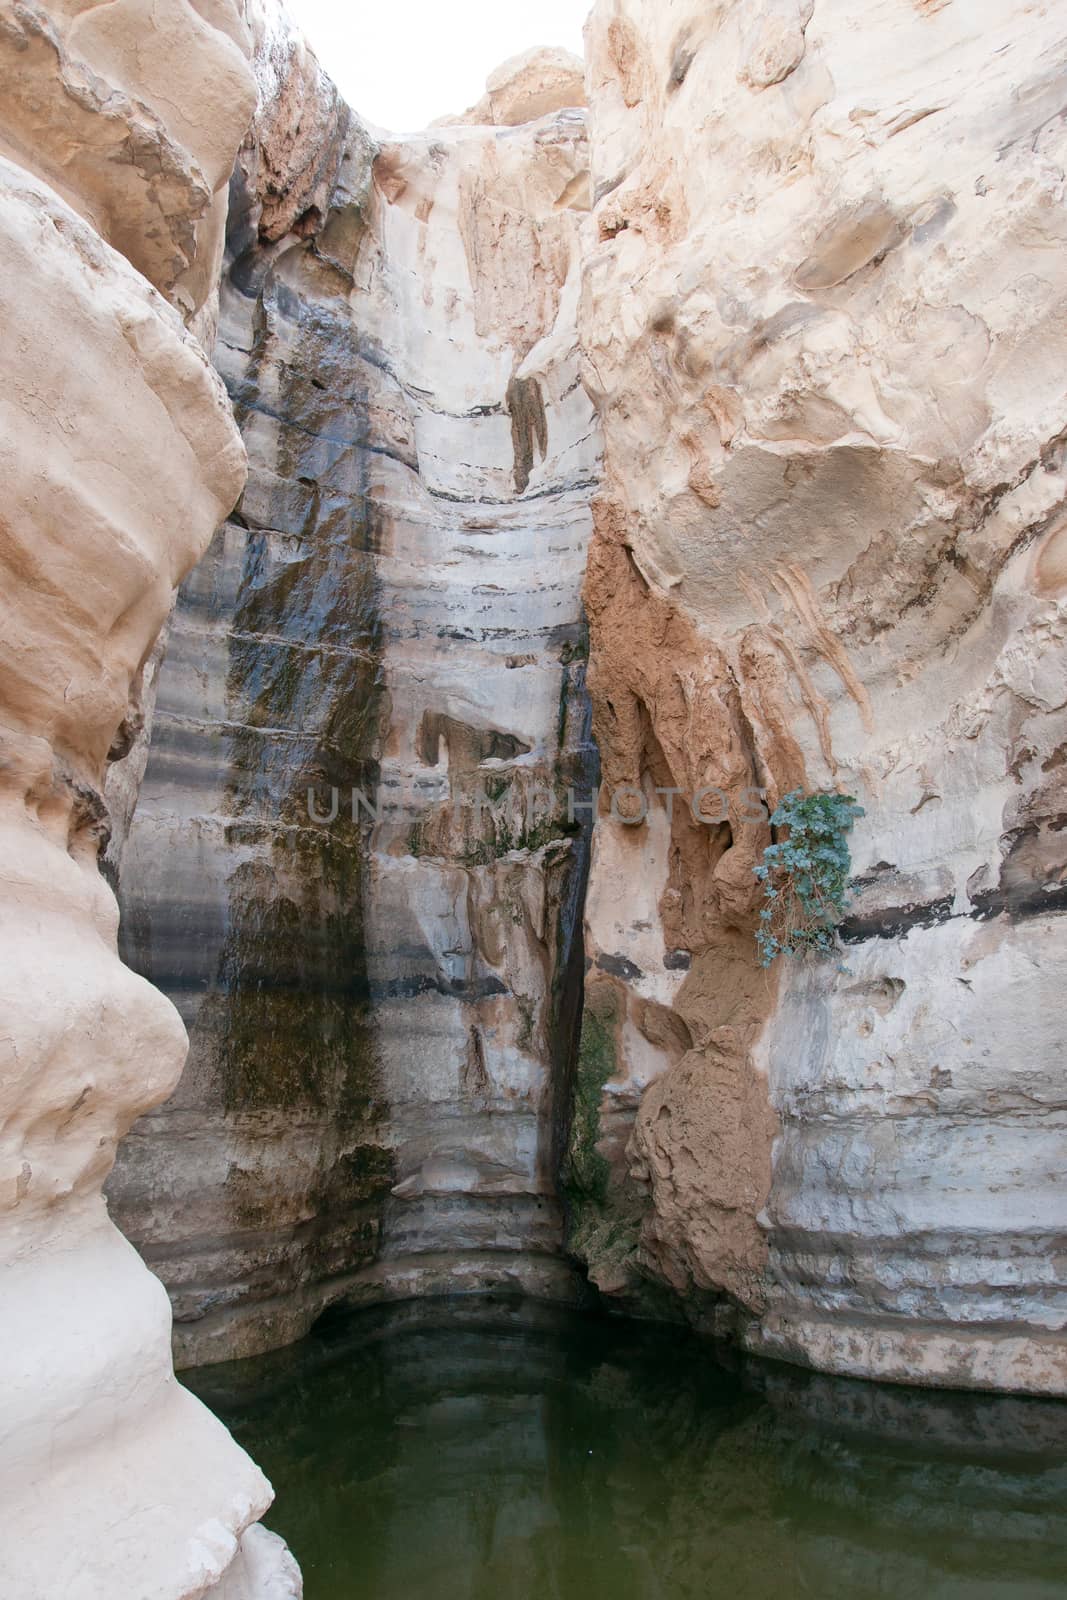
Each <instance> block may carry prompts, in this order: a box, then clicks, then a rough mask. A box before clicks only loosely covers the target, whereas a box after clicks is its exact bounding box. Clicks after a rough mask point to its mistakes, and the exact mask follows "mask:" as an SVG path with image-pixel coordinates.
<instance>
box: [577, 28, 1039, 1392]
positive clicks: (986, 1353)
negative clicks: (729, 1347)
mask: <svg viewBox="0 0 1067 1600" xmlns="http://www.w3.org/2000/svg"><path fill="white" fill-rule="evenodd" d="M1064 34H1065V30H1064V22H1063V17H1062V15H1061V14H1060V12H1059V11H1058V9H1057V8H1056V7H1054V6H1053V5H1051V4H1042V3H1037V4H1027V5H1019V6H1013V7H1008V8H995V7H994V8H988V7H987V8H978V9H977V10H975V9H974V8H970V7H966V6H963V5H959V4H947V5H942V6H929V5H918V4H916V5H907V4H903V3H896V0H893V3H889V0H884V3H870V4H862V5H861V4H857V3H856V0H820V3H818V4H817V5H815V6H814V8H813V7H812V5H811V4H810V0H808V3H805V4H800V3H794V0H788V3H778V0H774V3H763V0H760V3H759V4H752V5H746V6H744V7H740V6H737V7H732V8H731V7H724V6H712V7H707V6H697V5H688V6H686V5H680V6H672V7H669V8H665V7H662V6H658V5H655V4H654V3H652V0H624V3H622V4H618V5H612V6H608V5H604V6H601V7H600V8H598V10H597V11H596V12H595V14H594V18H593V22H592V24H591V27H590V31H589V34H588V39H589V44H590V49H591V63H590V78H589V82H590V100H591V105H592V137H593V149H594V174H593V175H594V186H595V200H596V204H595V210H594V216H593V226H594V228H595V238H591V240H590V244H589V249H588V252H587V255H586V261H585V276H584V291H583V302H582V311H581V317H580V328H581V337H582V343H583V348H584V354H585V358H586V359H585V366H584V369H583V370H584V375H585V379H586V382H587V384H588V385H589V388H590V391H591V392H592V393H593V394H594V395H595V397H596V399H597V402H598V406H599V409H600V411H601V413H602V416H603V421H604V428H605V475H604V485H603V491H602V494H601V496H600V499H599V501H598V505H597V511H596V515H597V534H596V538H595V541H594V546H593V550H592V554H591V558H590V569H589V577H588V580H587V589H586V595H587V604H588V608H589V613H590V623H591V630H592V656H591V672H590V683H591V688H592V693H593V700H594V718H595V727H596V734H597V739H598V741H599V744H600V748H601V752H602V757H603V762H604V771H605V777H606V780H607V782H608V784H609V785H611V786H614V787H619V786H623V785H629V786H631V787H632V788H636V789H637V790H639V791H640V790H642V789H643V790H644V792H645V795H646V797H647V802H648V805H649V807H650V814H649V817H648V820H647V822H645V823H644V824H643V825H640V826H636V827H628V826H626V824H625V822H624V821H620V820H613V819H612V818H611V816H610V815H609V814H607V813H606V810H605V814H603V815H602V816H601V819H600V821H599V823H598V826H597V830H596V839H595V846H594V864H593V878H592V885H591V889H590V898H589V916H588V936H589V943H590V949H589V956H590V959H591V963H592V972H591V980H590V985H589V1000H590V1006H589V1010H588V1011H587V1020H586V1035H585V1042H584V1046H583V1056H582V1068H581V1074H580V1085H582V1084H583V1083H584V1094H585V1104H586V1107H587V1114H586V1115H585V1118H584V1121H583V1120H582V1119H581V1118H580V1119H579V1123H578V1124H577V1128H578V1132H579V1134H581V1135H582V1136H583V1138H584V1144H583V1143H582V1140H581V1139H580V1140H579V1141H578V1144H577V1145H576V1146H575V1150H574V1152H573V1153H572V1181H574V1182H575V1184H576V1192H577V1195H578V1201H579V1204H578V1210H577V1217H576V1222H577V1232H576V1235H575V1237H576V1242H577V1244H578V1247H579V1249H580V1250H581V1251H582V1253H583V1254H584V1255H585V1256H586V1257H587V1258H588V1260H589V1262H590V1266H591V1271H592V1274H593V1276H594V1278H595V1279H596V1280H597V1281H598V1282H600V1283H601V1286H602V1287H603V1288H605V1289H606V1290H608V1291H609V1292H611V1293H613V1294H616V1295H618V1296H620V1297H622V1298H623V1299H624V1300H625V1299H626V1298H627V1297H636V1298H637V1299H641V1298H642V1297H644V1298H645V1299H647V1297H648V1295H649V1293H650V1292H651V1289H652V1287H654V1286H655V1285H666V1286H669V1288H670V1289H671V1290H672V1291H673V1292H674V1294H675V1296H676V1299H675V1302H674V1303H675V1305H677V1304H678V1303H679V1301H680V1302H683V1303H684V1304H685V1305H686V1306H687V1308H688V1311H689V1314H690V1315H693V1316H696V1317H699V1318H701V1319H704V1320H710V1321H711V1322H712V1323H717V1324H718V1325H723V1324H724V1323H727V1322H731V1321H735V1320H736V1319H737V1318H738V1316H740V1326H741V1327H742V1328H744V1329H747V1332H746V1334H745V1336H746V1337H747V1340H748V1342H749V1344H750V1346H751V1347H752V1348H755V1349H759V1350H762V1351H766V1352H769V1353H771V1354H774V1355H778V1356H786V1357H789V1358H790V1359H794V1360H799V1361H805V1362H809V1363H811V1364H813V1365H816V1366H822V1367H826V1368H828V1369H833V1370H837V1371H844V1372H849V1373H854V1374H861V1375H879V1376H883V1377H889V1378H895V1379H902V1380H908V1379H910V1380H912V1381H919V1382H925V1383H933V1384H938V1383H942V1384H954V1385H961V1386H977V1387H994V1388H995V1387H1003V1388H1010V1389H1020V1390H1034V1391H1062V1390H1063V1389H1064V1388H1065V1387H1067V1366H1065V1355H1064V1350H1065V1343H1064V1328H1065V1323H1067V1308H1065V1301H1064V1286H1063V1278H1062V1261H1063V1245H1064V1234H1065V1227H1067V1216H1065V1212H1064V1193H1065V1189H1064V1184H1063V1156H1064V1148H1065V1137H1064V1134H1065V1121H1067V1102H1065V1098H1064V1092H1063V1084H1062V1074H1061V1072H1060V1065H1059V1063H1060V1061H1061V1058H1062V1053H1063V1021H1062V1006H1061V1004H1060V999H1059V997H1060V995H1061V993H1062V983H1063V965H1064V961H1065V958H1067V940H1065V924H1064V922H1063V907H1064V891H1063V878H1064V871H1065V856H1064V850H1063V846H1062V843H1061V842H1060V841H1062V837H1063V832H1062V830H1063V826H1064V805H1063V787H1062V761H1063V749H1064V738H1065V715H1067V713H1065V711H1064V707H1065V705H1067V693H1065V685H1064V672H1063V662H1064V653H1063V645H1064V603H1063V597H1064V586H1063V585H1064V572H1065V567H1064V562H1063V560H1062V549H1063V547H1064V541H1065V539H1067V535H1065V533H1064V515H1065V513H1064V494H1065V489H1067V477H1065V455H1064V452H1065V443H1064V441H1065V438H1067V400H1065V386H1064V379H1063V373H1064V357H1065V355H1067V349H1065V345H1064V320H1063V307H1064V304H1065V295H1067V268H1065V265H1064V262H1065V259H1067V258H1065V256H1064V253H1063V243H1064V237H1065V227H1067V224H1065V217H1067V211H1065V209H1064V203H1063V202H1064V164H1065V155H1067V142H1065V141H1067V136H1065V132H1064V124H1063V118H1062V114H1061V113H1062V96H1063V81H1064V68H1065V61H1067V39H1065V36H1064ZM705 785H711V786H715V787H716V788H719V789H722V790H724V791H725V792H726V793H727V794H728V796H729V798H730V809H729V815H728V817H727V818H725V819H724V820H722V821H716V822H715V823H714V824H712V825H709V826H704V825H701V824H698V823H696V822H695V821H694V819H693V817H692V815H691V814H690V812H689V810H688V808H687V804H686V799H688V798H690V797H692V796H693V795H694V793H695V792H696V791H697V790H699V789H700V788H701V787H703V786H705ZM750 786H759V787H762V788H764V789H766V791H767V798H768V801H769V803H770V804H771V805H772V806H773V804H774V803H775V801H776V800H777V799H778V798H780V797H781V796H782V795H783V794H785V793H787V792H788V791H789V790H791V789H794V788H797V787H803V788H804V789H806V790H809V791H814V790H833V789H840V790H841V791H843V792H847V793H852V794H855V795H857V796H858V797H859V799H860V801H861V803H862V804H863V806H864V807H865V809H866V816H865V817H864V818H863V820H862V821H861V822H860V824H859V825H858V826H857V828H856V831H855V835H854V838H853V856H854V865H855V868H856V872H857V878H858V883H857V895H856V899H855V903H854V906H853V910H852V913H851V916H850V920H849V922H848V924H847V925H846V927H845V930H844V934H845V939H846V941H847V951H846V955H845V958H844V961H845V966H846V967H847V970H835V967H834V965H833V963H828V964H824V965H821V966H817V967H813V968H805V967H802V966H793V967H791V968H790V970H786V971H784V972H781V973H779V972H777V971H773V972H771V973H764V972H763V971H762V970H760V969H759V968H758V965H757V959H756V947H755V943H754V938H753V932H754V927H755V918H756V915H757V913H758V895H757V892H756V890H757V886H756V885H755V883H754V880H753V878H752V872H751V869H752V866H753V865H754V864H755V863H756V862H757V861H758V860H759V857H760V854H761V852H762V850H763V848H764V847H765V845H766V844H767V843H768V842H769V838H770V835H769V831H768V829H767V827H766V824H765V823H763V822H760V821H758V820H756V821H746V820H745V810H744V803H743V792H744V790H745V789H746V788H748V787H750ZM668 788H676V789H679V790H682V791H684V795H685V797H686V799H679V798H675V800H674V815H673V819H672V818H670V817H669V816H668V814H667V804H668V802H667V798H666V797H665V796H664V795H662V794H657V793H655V792H654V791H655V790H657V789H668ZM628 803H629V804H630V805H631V806H632V807H634V806H636V807H637V809H638V810H639V809H640V804H639V797H638V798H637V799H635V798H634V797H633V796H632V795H631V797H630V800H629V802H628ZM713 805H714V807H715V812H714V814H715V815H716V816H718V801H717V800H716V801H713ZM605 807H606V802H605Z"/></svg>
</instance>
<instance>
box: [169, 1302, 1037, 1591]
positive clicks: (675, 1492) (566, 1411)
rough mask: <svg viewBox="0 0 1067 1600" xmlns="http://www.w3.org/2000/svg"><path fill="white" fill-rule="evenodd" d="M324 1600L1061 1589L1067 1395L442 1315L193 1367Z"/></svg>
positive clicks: (554, 1321) (364, 1316)
mask: <svg viewBox="0 0 1067 1600" xmlns="http://www.w3.org/2000/svg"><path fill="white" fill-rule="evenodd" d="M187 1381H189V1382H190V1386H191V1387H194V1388H195V1389H196V1391H197V1392H198V1393H199V1394H200V1395H201V1396H202V1397H203V1398H204V1399H205V1400H206V1401H207V1403H208V1404H209V1405H211V1406H213V1407H214V1408H215V1409H216V1410H217V1411H219V1412H220V1413H221V1415H222V1416H223V1417H224V1419H225V1420H226V1421H227V1422H228V1423H229V1424H230V1426H231V1427H232V1428H233V1429H234V1431H235V1433H236V1434H237V1436H238V1438H239V1439H240V1440H241V1442H242V1443H243V1444H244V1445H246V1446H247V1448H248V1449H249V1450H250V1451H251V1452H252V1454H253V1456H254V1457H255V1458H256V1460H257V1461H259V1462H260V1463H261V1464H262V1465H263V1467H264V1469H265V1470H266V1471H267V1473H268V1474H269V1476H270V1477H271V1479H272V1480H273V1483H274V1486H275V1489H276V1490H277V1493H278V1503H277V1505H276V1507H275V1509H274V1511H273V1513H272V1514H271V1515H270V1516H268V1518H267V1521H268V1524H269V1525H270V1526H271V1527H273V1528H275V1529H276V1530H277V1531H278V1532H279V1533H281V1534H283V1535H284V1536H285V1537H286V1539H288V1541H289V1543H290V1545H291V1546H292V1549H293V1551H294V1553H295V1554H296V1556H297V1558H298V1559H299V1561H300V1563H301V1565H302V1566H303V1569H304V1574H305V1584H306V1596H307V1600H361V1597H363V1596H366V1597H367V1600H371V1597H373V1600H534V1597H536V1600H666V1597H671V1600H673V1597H688V1596H693V1597H694V1600H695V1597H700V1600H714V1597H719V1596H721V1597H723V1600H771V1597H774V1600H793V1597H795V1596H807V1595H811V1596H818V1597H820V1600H835V1597H838V1596H840V1597H842V1600H845V1597H847V1600H868V1597H870V1600H874V1597H878V1600H912V1597H914V1600H964V1597H966V1600H1054V1597H1055V1600H1065V1597H1067V1405H1058V1404H1056V1403H1045V1402H1042V1401H1034V1400H1011V1399H998V1398H994V1397H989V1396H980V1395H946V1394H936V1393H922V1392H920V1391H910V1390H905V1389H890V1388H886V1387H881V1386H878V1385H873V1384H865V1383H859V1382H850V1381H846V1380H834V1379H828V1378H823V1377H819V1376H816V1375H812V1374H805V1373H800V1372H793V1371H791V1370H790V1369H787V1368H783V1367H768V1366H764V1365H759V1366H750V1365H746V1366H745V1368H744V1369H743V1371H741V1372H740V1373H731V1372H728V1371H726V1370H725V1369H723V1368H722V1367H720V1366H718V1365H716V1363H715V1360H714V1358H713V1356H712V1354H711V1352H710V1350H709V1347H708V1346H707V1345H706V1344H703V1343H700V1342H698V1341H696V1340H695V1339H691V1338H690V1337H689V1336H688V1335H686V1334H684V1333H682V1332H680V1331H678V1330H675V1329H655V1328H642V1327H638V1326H635V1325H633V1324H630V1325H626V1324H622V1323H615V1322H604V1321H600V1320H597V1319H592V1318H581V1317H578V1316H576V1315H569V1314H566V1313H562V1312H554V1311H548V1310H546V1309H545V1308H535V1307H531V1306H529V1305H526V1306H513V1307H507V1306H496V1307H490V1306H489V1305H487V1304H486V1303H484V1302H473V1301H472V1302H437V1303H431V1304H426V1303H423V1304H422V1305H419V1306H411V1307H401V1308H399V1309H393V1310H388V1311H374V1312H362V1313H357V1314H355V1315H349V1316H348V1317H347V1318H340V1317H339V1318H338V1319H336V1320H334V1321H332V1322H327V1323H323V1324H322V1325H320V1327H319V1329H318V1330H317V1331H316V1332H315V1333H314V1334H313V1335H312V1336H311V1337H310V1338H309V1339H307V1340H305V1341H304V1342H303V1344H301V1345H299V1346H296V1347H295V1348H294V1349H293V1350H290V1351H282V1352H279V1353H278V1354H277V1355H274V1356H268V1357H264V1358H262V1359H260V1360H257V1361H247V1362H240V1363H235V1364H233V1365H232V1366H229V1367H215V1368H209V1369H204V1370H202V1371H200V1372H198V1373H195V1374H192V1375H189V1376H188V1378H187Z"/></svg>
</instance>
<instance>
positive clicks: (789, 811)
mask: <svg viewBox="0 0 1067 1600" xmlns="http://www.w3.org/2000/svg"><path fill="white" fill-rule="evenodd" d="M862 816H863V807H862V806H860V805H857V803H856V801H855V800H854V799H853V798H852V796H851V795H847V794H805V793H804V791H803V790H802V789H794V790H793V792H792V793H791V794H787V795H786V796H785V799H784V800H783V801H782V802H781V804H780V805H779V807H778V809H777V810H776V811H775V813H774V815H773V816H772V817H771V825H772V827H774V828H782V829H784V828H788V830H789V832H788V835H787V837H786V838H784V839H780V840H779V841H778V842H777V843H776V844H771V845H768V846H767V848H766V850H765V851H764V852H763V861H762V863H761V865H760V866H758V867H754V868H753V869H752V870H753V871H754V872H755V874H756V877H757V878H758V879H759V880H760V882H761V883H762V884H763V892H764V898H765V900H766V904H765V905H764V907H763V910H762V911H761V912H760V924H759V931H758V933H757V934H756V942H757V944H758V945H759V953H760V961H761V963H762V965H763V966H765V967H769V966H770V965H771V963H772V961H773V960H774V959H775V957H776V956H782V955H785V956H809V955H810V956H828V955H832V954H833V952H834V950H835V948H836V945H837V926H838V923H839V922H840V921H841V919H842V917H843V916H844V914H845V908H846V906H847V904H848V884H849V878H850V877H851V875H852V856H851V854H850V852H849V848H848V836H849V834H850V833H851V832H852V825H853V823H854V822H855V821H856V818H857V817H862Z"/></svg>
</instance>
